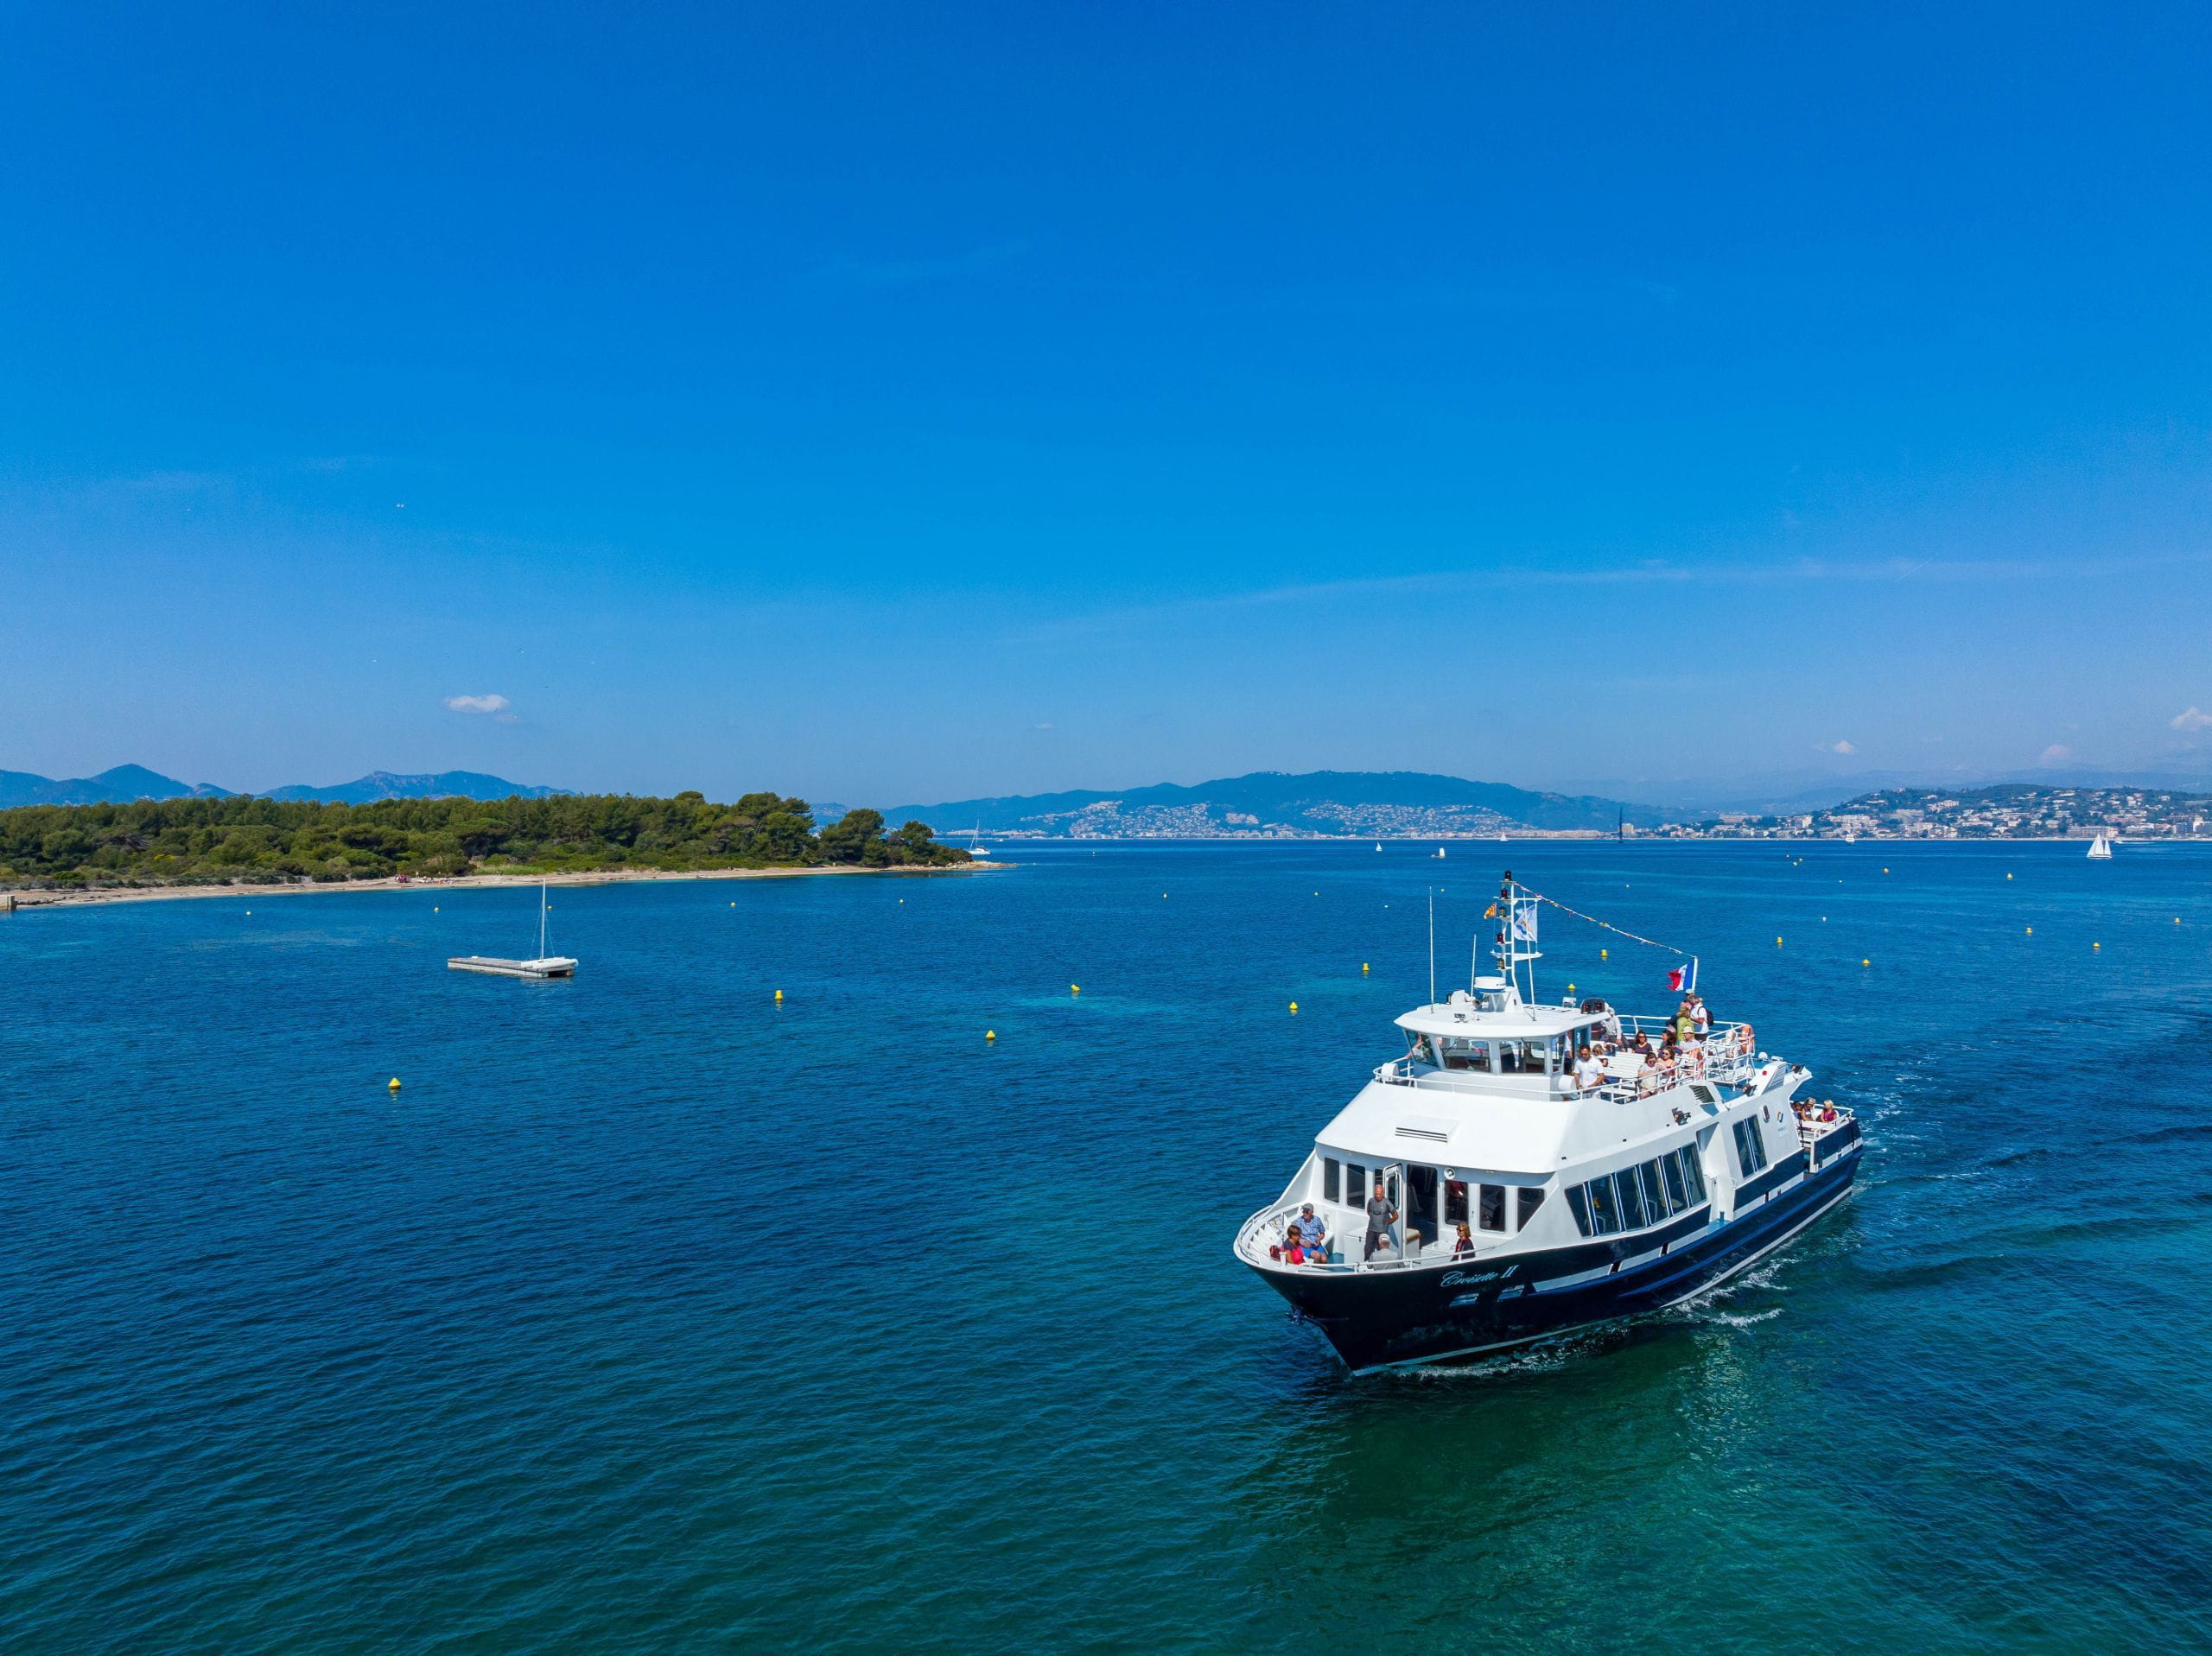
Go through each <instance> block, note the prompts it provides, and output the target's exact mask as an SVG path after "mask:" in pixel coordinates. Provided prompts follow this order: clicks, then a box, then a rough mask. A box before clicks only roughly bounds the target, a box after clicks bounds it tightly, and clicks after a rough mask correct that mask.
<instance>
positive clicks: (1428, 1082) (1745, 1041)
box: [1375, 1018, 1758, 1103]
mask: <svg viewBox="0 0 2212 1656" xmlns="http://www.w3.org/2000/svg"><path fill="white" fill-rule="evenodd" d="M1659 1021H1661V1020H1658V1019H1656V1018H1654V1019H1642V1020H1637V1019H1631V1018H1623V1019H1622V1020H1621V1025H1622V1028H1623V1031H1624V1032H1626V1033H1634V1032H1635V1031H1634V1030H1633V1029H1631V1028H1630V1025H1632V1024H1637V1023H1639V1022H1642V1023H1655V1024H1656V1023H1657V1022H1659ZM1623 1050H1625V1049H1623ZM1617 1056H1618V1055H1617ZM1757 1060H1758V1053H1757V1050H1756V1041H1755V1038H1754V1037H1753V1035H1752V1032H1751V1025H1749V1024H1722V1025H1717V1026H1716V1027H1715V1028H1714V1030H1713V1034H1712V1036H1711V1037H1709V1038H1708V1039H1707V1040H1704V1041H1701V1042H1698V1043H1695V1044H1692V1045H1690V1046H1687V1047H1684V1048H1682V1049H1681V1051H1679V1052H1678V1053H1676V1055H1675V1056H1674V1058H1673V1059H1671V1060H1669V1061H1668V1062H1666V1063H1660V1062H1658V1061H1657V1060H1656V1059H1654V1060H1651V1061H1649V1062H1647V1063H1645V1064H1644V1065H1643V1068H1642V1069H1639V1070H1638V1071H1637V1073H1636V1074H1635V1075H1617V1076H1611V1077H1608V1078H1607V1079H1606V1080H1605V1081H1604V1082H1600V1083H1599V1085H1598V1086H1596V1087H1592V1088H1573V1087H1567V1088H1562V1089H1561V1090H1559V1091H1557V1092H1554V1093H1553V1094H1549V1095H1550V1096H1552V1097H1556V1098H1590V1097H1593V1096H1594V1097H1599V1098H1606V1099H1611V1100H1612V1101H1614V1102H1616V1103H1627V1102H1629V1101H1632V1100H1635V1099H1639V1098H1649V1097H1650V1096H1651V1095H1652V1094H1654V1093H1663V1092H1665V1091H1666V1090H1667V1089H1668V1088H1670V1087H1678V1086H1680V1085H1681V1084H1682V1083H1683V1082H1691V1081H1719V1082H1730V1083H1732V1084H1733V1083H1739V1082H1745V1081H1748V1080H1749V1079H1750V1078H1751V1073H1752V1071H1753V1069H1755V1068H1756V1067H1757ZM1375 1079H1376V1081H1378V1082H1383V1084H1384V1085H1386V1086H1391V1087H1434V1088H1444V1089H1446V1091H1451V1092H1482V1091H1487V1090H1491V1088H1490V1087H1489V1083H1490V1082H1491V1079H1492V1077H1491V1073H1490V1072H1489V1071H1488V1070H1463V1071H1455V1070H1448V1069H1431V1068H1429V1067H1428V1066H1427V1064H1423V1063H1419V1062H1417V1061H1416V1060H1415V1059H1414V1058H1413V1057H1412V1056H1410V1055H1408V1056H1406V1057H1402V1058H1395V1059H1392V1060H1391V1061H1390V1062H1389V1063H1378V1064H1376V1066H1375ZM1551 1079H1552V1080H1553V1081H1554V1082H1560V1081H1563V1080H1564V1079H1565V1077H1563V1076H1560V1075H1554V1076H1553V1077H1552V1078H1551Z"/></svg>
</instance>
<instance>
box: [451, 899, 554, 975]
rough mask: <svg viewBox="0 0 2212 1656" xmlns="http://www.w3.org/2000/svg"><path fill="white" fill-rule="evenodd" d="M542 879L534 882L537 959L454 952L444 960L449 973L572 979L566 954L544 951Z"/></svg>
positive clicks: (548, 905)
mask: <svg viewBox="0 0 2212 1656" xmlns="http://www.w3.org/2000/svg"><path fill="white" fill-rule="evenodd" d="M548 907H550V904H548V903H547V902H546V900H545V882H544V881H543V880H542V879H541V880H540V881H538V882H537V959H536V960H534V961H506V960H501V959H499V957H498V956H497V955H454V956H453V957H452V958H451V959H449V960H448V961H446V969H447V970H448V971H449V972H482V973H485V974H488V975H490V976H492V977H497V978H572V977H574V976H575V974H576V963H575V961H572V960H570V959H569V957H568V956H567V955H548V954H547V953H546V952H545V910H547V908H548Z"/></svg>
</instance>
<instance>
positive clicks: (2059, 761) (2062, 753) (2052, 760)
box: [2041, 742, 2074, 765]
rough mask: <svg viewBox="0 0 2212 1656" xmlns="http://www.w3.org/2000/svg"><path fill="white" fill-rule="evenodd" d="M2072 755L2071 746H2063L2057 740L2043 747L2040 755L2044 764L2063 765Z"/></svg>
mask: <svg viewBox="0 0 2212 1656" xmlns="http://www.w3.org/2000/svg"><path fill="white" fill-rule="evenodd" d="M2073 757H2074V750H2073V749H2072V748H2070V747H2066V746H2062V745H2060V744H2059V743H2057V742H2053V743H2052V744H2051V745H2050V746H2049V747H2046V748H2045V749H2044V751H2043V753H2042V755H2041V758H2042V762H2043V763H2044V764H2045V765H2063V764H2065V763H2066V762H2067V760H2069V759H2070V758H2073Z"/></svg>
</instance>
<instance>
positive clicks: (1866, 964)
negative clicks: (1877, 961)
mask: <svg viewBox="0 0 2212 1656" xmlns="http://www.w3.org/2000/svg"><path fill="white" fill-rule="evenodd" d="M1873 963H1874V962H1873V961H1859V965H1861V966H1872V965H1873Z"/></svg>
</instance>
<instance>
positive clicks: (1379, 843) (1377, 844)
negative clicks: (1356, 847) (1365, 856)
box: [1375, 840, 1383, 851]
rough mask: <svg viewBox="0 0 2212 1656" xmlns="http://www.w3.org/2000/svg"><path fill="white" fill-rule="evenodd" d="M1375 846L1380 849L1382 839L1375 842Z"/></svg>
mask: <svg viewBox="0 0 2212 1656" xmlns="http://www.w3.org/2000/svg"><path fill="white" fill-rule="evenodd" d="M1375 848H1376V850H1377V851H1380V850H1381V849H1382V848H1383V841H1380V840H1377V841H1376V842H1375Z"/></svg>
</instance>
